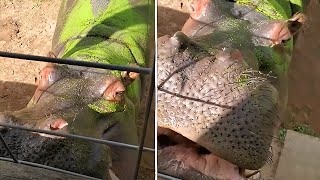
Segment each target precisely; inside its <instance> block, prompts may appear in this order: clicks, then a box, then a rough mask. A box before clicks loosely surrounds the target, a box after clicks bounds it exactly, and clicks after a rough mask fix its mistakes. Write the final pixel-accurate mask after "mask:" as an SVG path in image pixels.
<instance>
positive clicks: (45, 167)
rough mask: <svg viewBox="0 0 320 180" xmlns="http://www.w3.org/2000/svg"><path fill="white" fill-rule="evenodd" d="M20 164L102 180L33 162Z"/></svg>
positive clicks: (6, 159) (3, 159)
mask: <svg viewBox="0 0 320 180" xmlns="http://www.w3.org/2000/svg"><path fill="white" fill-rule="evenodd" d="M0 160H2V161H9V162H13V161H12V159H10V158H5V157H0ZM19 162H20V164H24V165H29V166H33V167H38V168H44V169H48V170H52V171H56V172H60V173H65V174H70V175H74V176H80V177H83V178H87V179H92V180H101V179H99V178H94V177H91V176H86V175H83V174H79V173H75V172H71V171H66V170H63V169H59V168H54V167H51V166H46V165H42V164H37V163H32V162H28V161H19Z"/></svg>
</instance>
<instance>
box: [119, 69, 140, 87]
mask: <svg viewBox="0 0 320 180" xmlns="http://www.w3.org/2000/svg"><path fill="white" fill-rule="evenodd" d="M129 66H132V67H139V66H138V65H137V64H129ZM139 76H140V73H137V72H128V71H124V72H123V73H122V78H123V79H124V85H125V86H128V85H130V84H131V83H132V82H133V81H134V80H136V79H137V78H138V77H139Z"/></svg>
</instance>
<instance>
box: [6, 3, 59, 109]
mask: <svg viewBox="0 0 320 180" xmlns="http://www.w3.org/2000/svg"><path fill="white" fill-rule="evenodd" d="M59 6H60V0H54V1H49V0H47V1H41V0H30V1H29V0H28V1H27V0H1V1H0V9H1V11H0V32H1V33H0V50H1V51H6V52H16V53H25V54H33V55H46V54H47V53H48V52H49V51H50V49H51V39H52V36H53V33H54V28H55V24H56V18H57V15H58V9H59V8H58V7H59ZM44 65H45V63H41V62H32V61H22V60H17V59H7V58H0V104H1V105H0V112H1V111H4V110H18V109H21V108H23V107H25V106H26V104H27V103H28V101H29V100H30V98H31V97H32V95H33V92H34V90H35V86H34V84H35V77H37V75H38V72H39V71H40V70H41V69H42V68H43V67H44Z"/></svg>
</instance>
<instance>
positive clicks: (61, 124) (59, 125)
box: [50, 118, 68, 131]
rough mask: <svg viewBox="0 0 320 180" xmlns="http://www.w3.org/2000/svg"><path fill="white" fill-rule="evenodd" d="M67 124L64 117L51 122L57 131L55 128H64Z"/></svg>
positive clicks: (53, 128)
mask: <svg viewBox="0 0 320 180" xmlns="http://www.w3.org/2000/svg"><path fill="white" fill-rule="evenodd" d="M67 125H68V123H67V121H65V120H64V119H62V118H58V119H56V120H55V121H54V122H53V123H52V124H50V129H51V130H54V131H55V130H59V129H62V128H64V127H65V126H67Z"/></svg>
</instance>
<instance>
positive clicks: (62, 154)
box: [0, 0, 154, 179]
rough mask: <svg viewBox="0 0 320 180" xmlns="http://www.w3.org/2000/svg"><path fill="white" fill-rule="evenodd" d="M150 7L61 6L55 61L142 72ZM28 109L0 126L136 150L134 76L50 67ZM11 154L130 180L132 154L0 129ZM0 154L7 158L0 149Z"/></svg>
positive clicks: (72, 0) (137, 83)
mask: <svg viewBox="0 0 320 180" xmlns="http://www.w3.org/2000/svg"><path fill="white" fill-rule="evenodd" d="M152 9H153V7H152V4H151V3H149V2H148V1H147V0H138V1H132V0H121V1H119V0H109V1H101V0H91V1H88V0H64V1H62V4H61V8H60V11H59V16H58V20H57V26H56V30H55V33H54V37H53V42H52V51H50V52H49V56H50V57H53V58H63V59H67V60H68V59H73V60H82V61H90V62H98V63H105V64H113V65H123V66H138V67H146V65H147V64H148V63H147V59H148V57H149V56H152V55H151V54H149V53H150V52H152V51H151V50H150V49H149V48H152V47H151V46H150V47H148V46H149V44H150V41H152V39H153V38H150V37H151V35H150V34H152V31H153V27H152V26H150V19H152V18H153V17H154V15H153V14H152V13H153V11H152ZM36 84H37V89H36V91H35V93H34V96H33V97H32V99H31V100H30V102H29V104H28V105H27V107H25V108H23V109H21V110H18V111H14V112H3V113H0V122H1V123H10V124H14V125H20V126H24V127H28V128H35V129H41V130H47V131H52V132H60V133H66V134H76V135H81V136H88V137H91V138H103V139H106V140H111V141H117V142H121V143H127V144H131V145H138V133H137V126H136V120H137V116H138V115H137V111H138V110H139V107H140V93H141V88H140V87H141V80H140V77H139V73H136V72H128V71H117V70H106V69H95V68H89V67H80V66H74V65H61V64H54V63H48V64H47V66H46V67H44V68H43V69H42V70H41V72H40V73H39V77H38V78H37V80H36ZM1 133H2V135H3V137H4V139H5V140H6V142H7V144H8V146H9V147H10V148H11V150H12V151H13V154H14V155H15V156H16V157H17V158H18V159H19V160H24V161H31V162H34V163H40V164H44V165H49V166H52V167H56V168H61V169H64V170H67V171H72V172H76V173H80V174H84V175H89V176H93V177H96V178H103V179H110V174H109V172H110V170H112V171H113V172H114V173H115V175H116V176H117V177H118V178H120V179H131V178H132V177H133V173H134V169H135V168H134V167H135V162H136V158H137V151H135V150H132V149H124V148H120V147H115V146H106V145H102V144H96V143H93V142H86V141H82V140H75V139H67V138H63V137H59V136H54V135H49V134H45V133H32V132H26V131H21V130H18V129H12V128H2V129H1ZM0 156H3V157H10V156H9V154H8V152H7V151H5V148H4V146H3V145H2V144H1V145H0Z"/></svg>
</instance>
